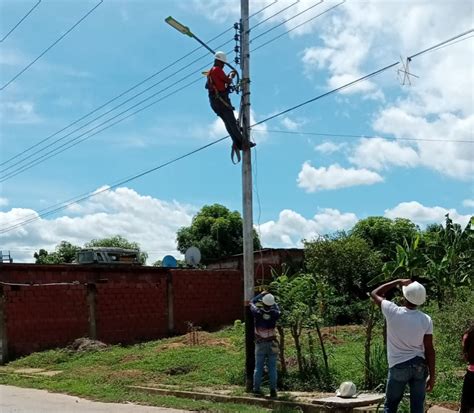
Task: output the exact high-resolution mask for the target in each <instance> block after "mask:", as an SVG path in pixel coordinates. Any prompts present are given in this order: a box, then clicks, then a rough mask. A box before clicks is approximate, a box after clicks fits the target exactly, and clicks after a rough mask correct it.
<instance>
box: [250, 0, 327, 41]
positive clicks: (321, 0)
mask: <svg viewBox="0 0 474 413" xmlns="http://www.w3.org/2000/svg"><path fill="white" fill-rule="evenodd" d="M322 3H323V0H320V1H319V2H317V3H315V4H313V5H311V6H309V7H308V8H306V9H304V10H302V11H300V12H299V13H297V14H295V15H293V16H291V17H289V18H288V19H285V20H283V21H282V22H281V23H278V24H277V25H275V26H273V27H270V28H269V29H268V30H265V31H264V32H263V33H260V34H259V35H258V36H256V37H254V38H253V39H251V40H250V43H252V42H253V41H254V40H257V39H258V38H260V37H262V36H265V35H266V34H267V33H270V32H271V31H273V30H275V29H277V28H278V27H280V26H282V25H284V24H285V23H288V22H289V21H291V20H293V19H295V18H297V17H298V16H301V15H302V14H304V13H306V12H308V11H310V10H311V9H314V8H315V7H316V6H319V5H320V4H322Z"/></svg>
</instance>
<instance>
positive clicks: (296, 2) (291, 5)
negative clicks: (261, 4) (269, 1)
mask: <svg viewBox="0 0 474 413" xmlns="http://www.w3.org/2000/svg"><path fill="white" fill-rule="evenodd" d="M299 1H300V0H296V1H295V2H294V3H291V4H290V5H288V6H286V7H284V8H283V9H281V10H279V11H277V12H276V13H275V14H272V15H271V16H269V17H267V18H266V19H263V20H262V21H259V22H258V23H257V24H254V25H253V26H252V27H251V28H250V30H255V28H256V27H258V26H260V25H262V24H264V23H266V22H267V21H268V20H270V19H273V18H274V17H275V16H278V15H279V14H280V13H283V12H284V11H286V10H288V9H290V8H291V7H293V6H294V5H295V4H298V3H299Z"/></svg>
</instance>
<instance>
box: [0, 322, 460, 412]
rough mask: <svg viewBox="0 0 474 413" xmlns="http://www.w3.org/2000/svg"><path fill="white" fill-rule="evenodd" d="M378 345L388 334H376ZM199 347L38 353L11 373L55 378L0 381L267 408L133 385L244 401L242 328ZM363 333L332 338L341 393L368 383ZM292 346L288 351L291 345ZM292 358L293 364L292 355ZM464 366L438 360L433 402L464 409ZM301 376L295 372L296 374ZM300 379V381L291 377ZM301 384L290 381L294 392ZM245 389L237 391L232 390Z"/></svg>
mask: <svg viewBox="0 0 474 413" xmlns="http://www.w3.org/2000/svg"><path fill="white" fill-rule="evenodd" d="M376 335H377V337H378V338H377V340H376V342H379V341H380V337H381V334H379V333H377V334H376ZM199 339H200V343H199V344H198V345H191V344H190V343H189V342H188V337H187V336H181V337H175V338H171V339H164V340H159V341H153V342H147V343H143V344H138V345H135V346H128V347H124V346H109V347H107V348H106V349H104V350H101V351H89V352H81V353H78V352H73V351H69V350H66V349H57V350H49V351H44V352H40V353H35V354H32V355H29V356H27V357H24V358H21V359H18V360H15V361H12V362H11V363H9V364H8V365H7V366H6V367H5V368H3V372H5V371H6V370H9V371H11V370H12V369H18V368H25V367H29V368H42V369H45V370H61V371H62V372H61V373H60V374H58V375H56V376H53V377H43V376H38V377H26V376H22V375H18V374H12V373H9V374H0V384H10V385H16V386H21V387H32V388H39V389H47V390H50V391H54V392H61V393H67V394H71V395H76V396H82V397H87V398H89V399H93V400H100V401H107V402H111V401H114V402H125V401H131V402H136V403H143V404H149V405H156V406H166V407H174V408H182V409H191V410H196V411H208V412H244V413H247V412H248V413H250V412H258V411H259V412H262V411H264V409H262V408H261V407H252V406H245V405H232V404H222V403H214V402H207V401H193V400H187V399H181V398H176V397H168V396H166V397H165V396H156V395H145V394H142V393H140V392H137V391H133V390H130V389H129V388H128V387H127V386H128V385H159V386H176V388H177V389H180V390H192V389H196V390H197V389H198V388H212V389H221V390H222V389H226V390H229V391H230V393H231V394H233V395H241V394H243V393H244V392H243V388H242V384H243V366H244V350H243V349H244V345H243V328H242V326H241V325H236V326H235V327H232V328H226V329H224V330H221V331H220V332H217V333H212V334H210V333H205V332H201V333H199ZM364 339H365V337H364V330H363V328H361V327H354V326H348V327H338V329H337V330H334V329H331V330H329V331H328V332H327V340H326V341H327V350H328V353H329V363H330V366H331V371H332V375H333V380H334V383H333V384H334V386H336V384H337V383H340V382H342V381H346V380H351V381H354V382H355V383H356V384H357V386H358V388H361V386H362V383H363V373H364V369H363V365H362V362H361V360H362V359H363V352H364ZM288 344H289V343H287V345H288ZM287 357H288V359H289V360H291V359H292V358H294V348H292V347H291V346H289V347H288V354H287ZM459 369H462V365H456V364H453V362H452V361H449V360H447V359H439V360H438V372H439V374H438V382H437V386H436V388H435V391H434V392H433V393H431V394H430V395H429V396H428V402H431V403H435V402H436V403H440V402H442V403H446V405H448V406H451V407H452V406H453V405H454V404H455V403H457V401H458V395H459V394H460V389H461V384H462V379H461V378H460V377H459V374H457V373H456V372H457V371H459ZM292 370H293V371H294V370H295V367H293V368H292ZM290 377H293V378H295V377H296V374H294V373H293V375H290ZM300 384H301V383H299V384H298V383H297V382H296V381H291V380H290V381H289V382H288V383H287V386H291V387H293V388H295V387H298V386H299V385H300ZM233 385H238V386H233Z"/></svg>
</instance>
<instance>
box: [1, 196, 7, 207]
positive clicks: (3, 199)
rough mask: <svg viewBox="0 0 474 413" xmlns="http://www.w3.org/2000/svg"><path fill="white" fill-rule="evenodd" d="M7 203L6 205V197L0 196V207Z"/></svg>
mask: <svg viewBox="0 0 474 413" xmlns="http://www.w3.org/2000/svg"><path fill="white" fill-rule="evenodd" d="M7 205H8V199H7V198H2V197H1V196H0V207H2V206H7Z"/></svg>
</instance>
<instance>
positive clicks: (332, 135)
mask: <svg viewBox="0 0 474 413" xmlns="http://www.w3.org/2000/svg"><path fill="white" fill-rule="evenodd" d="M252 130H253V131H254V132H262V133H266V132H270V133H283V134H288V135H302V136H305V135H309V136H327V137H331V138H359V139H383V140H392V141H421V142H455V143H473V144H474V140H463V139H428V138H426V139H425V138H396V137H390V136H378V135H362V134H359V135H357V134H347V133H322V132H308V131H301V132H298V131H289V130H280V129H254V128H252Z"/></svg>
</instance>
